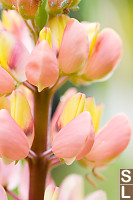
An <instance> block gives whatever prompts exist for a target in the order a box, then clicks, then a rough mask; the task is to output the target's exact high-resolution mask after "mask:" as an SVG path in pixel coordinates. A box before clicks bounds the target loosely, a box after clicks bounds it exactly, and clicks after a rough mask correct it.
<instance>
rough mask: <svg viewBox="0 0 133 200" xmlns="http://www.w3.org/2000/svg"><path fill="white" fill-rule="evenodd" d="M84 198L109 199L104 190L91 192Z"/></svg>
mask: <svg viewBox="0 0 133 200" xmlns="http://www.w3.org/2000/svg"><path fill="white" fill-rule="evenodd" d="M84 200H107V197H106V193H105V192H104V191H102V190H99V191H96V192H93V193H91V194H89V195H88V196H87V197H86V198H85V199H84Z"/></svg>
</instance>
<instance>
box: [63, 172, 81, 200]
mask: <svg viewBox="0 0 133 200" xmlns="http://www.w3.org/2000/svg"><path fill="white" fill-rule="evenodd" d="M81 199H83V178H82V177H81V176H80V175H76V174H71V175H69V176H67V177H66V178H65V179H64V181H63V182H62V184H61V186H60V196H59V200H81Z"/></svg>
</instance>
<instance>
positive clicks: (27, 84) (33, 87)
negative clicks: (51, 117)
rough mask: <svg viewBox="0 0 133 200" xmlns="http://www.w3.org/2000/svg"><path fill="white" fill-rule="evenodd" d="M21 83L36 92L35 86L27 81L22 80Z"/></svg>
mask: <svg viewBox="0 0 133 200" xmlns="http://www.w3.org/2000/svg"><path fill="white" fill-rule="evenodd" d="M23 85H24V86H26V87H27V88H28V89H30V90H31V91H32V92H37V88H36V87H35V86H33V85H31V84H30V83H28V81H25V82H23Z"/></svg>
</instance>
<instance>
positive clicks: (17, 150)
mask: <svg viewBox="0 0 133 200" xmlns="http://www.w3.org/2000/svg"><path fill="white" fill-rule="evenodd" d="M0 103H1V105H0V106H1V107H0V108H1V110H0V124H1V126H0V127H1V128H0V138H1V139H0V157H2V158H3V160H4V161H5V162H12V161H13V160H19V159H22V158H25V157H26V156H27V155H28V154H29V149H30V147H31V145H32V143H33V139H34V123H33V118H32V114H31V111H30V107H29V104H28V101H27V100H26V98H25V96H24V95H23V94H22V93H20V92H18V91H16V92H14V93H12V95H11V102H10V101H9V100H7V98H5V97H1V99H0ZM10 113H11V114H10ZM22 113H23V114H22ZM20 141H21V143H20Z"/></svg>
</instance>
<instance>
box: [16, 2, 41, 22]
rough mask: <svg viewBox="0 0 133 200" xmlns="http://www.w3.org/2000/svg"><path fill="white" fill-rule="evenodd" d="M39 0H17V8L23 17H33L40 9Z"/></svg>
mask: <svg viewBox="0 0 133 200" xmlns="http://www.w3.org/2000/svg"><path fill="white" fill-rule="evenodd" d="M38 6H39V1H38V0H17V8H18V11H19V13H20V14H21V15H22V17H23V18H25V19H28V18H32V17H33V16H34V15H35V14H36V12H37V9H38Z"/></svg>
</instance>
